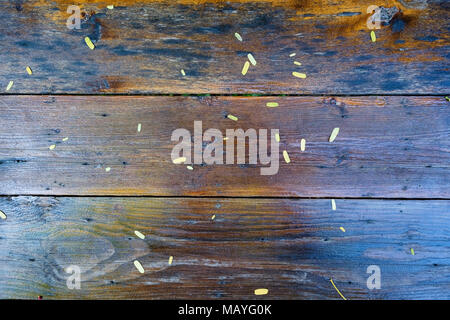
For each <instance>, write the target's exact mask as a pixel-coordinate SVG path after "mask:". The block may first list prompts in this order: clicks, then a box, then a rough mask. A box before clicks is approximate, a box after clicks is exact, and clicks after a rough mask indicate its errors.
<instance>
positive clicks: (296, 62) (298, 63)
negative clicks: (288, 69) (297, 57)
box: [294, 61, 302, 66]
mask: <svg viewBox="0 0 450 320" xmlns="http://www.w3.org/2000/svg"><path fill="white" fill-rule="evenodd" d="M294 64H295V65H297V66H301V65H302V63H301V62H298V61H294Z"/></svg>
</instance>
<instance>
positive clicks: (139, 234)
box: [134, 230, 145, 239]
mask: <svg viewBox="0 0 450 320" xmlns="http://www.w3.org/2000/svg"><path fill="white" fill-rule="evenodd" d="M134 234H135V235H136V236H138V237H139V238H141V239H145V236H144V235H143V234H142V233H140V232H139V231H137V230H136V231H134Z"/></svg>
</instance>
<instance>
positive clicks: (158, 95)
mask: <svg viewBox="0 0 450 320" xmlns="http://www.w3.org/2000/svg"><path fill="white" fill-rule="evenodd" d="M446 95H449V94H448V93H420V94H418V93H390V94H385V93H379V94H378V93H369V94H339V93H321V94H301V93H299V94H297V93H264V94H253V93H236V94H235V93H111V94H109V93H106V94H102V93H4V92H3V93H0V96H36V97H40V96H44V97H46V96H52V97H58V96H61V97H70V96H74V97H79V96H83V97H207V96H211V97H247V98H251V97H255V98H257V97H280V98H282V97H328V96H333V97H444V96H446Z"/></svg>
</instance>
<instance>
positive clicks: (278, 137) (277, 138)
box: [275, 133, 280, 142]
mask: <svg viewBox="0 0 450 320" xmlns="http://www.w3.org/2000/svg"><path fill="white" fill-rule="evenodd" d="M275 141H276V142H280V134H279V133H275Z"/></svg>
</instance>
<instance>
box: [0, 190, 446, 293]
mask: <svg viewBox="0 0 450 320" xmlns="http://www.w3.org/2000/svg"><path fill="white" fill-rule="evenodd" d="M336 206H337V210H336V211H332V210H331V205H330V200H329V199H323V200H288V199H277V200H271V199H199V198H197V199H192V198H170V199H167V198H166V199H160V198H102V197H96V198H85V197H81V198H79V197H75V198H65V197H58V198H53V197H23V196H22V197H10V198H4V197H3V198H1V199H0V209H1V210H2V211H3V212H5V213H6V214H7V219H6V220H0V263H1V265H2V268H0V298H1V299H4V298H27V299H36V298H37V296H39V295H40V296H43V297H44V299H63V298H64V299H65V298H77V299H119V298H122V299H174V298H182V299H198V298H202V299H217V298H222V299H252V298H257V297H256V296H254V294H253V291H254V290H255V289H257V288H267V289H269V294H268V295H266V296H263V298H269V299H282V298H283V299H341V298H340V297H339V294H338V293H337V292H336V291H335V289H334V288H333V286H332V284H331V282H330V281H329V280H330V279H333V281H334V283H335V284H336V286H337V288H338V289H339V290H340V291H341V292H342V294H343V295H344V296H345V297H346V298H347V299H449V298H450V248H449V246H448V243H449V240H450V238H449V234H450V229H449V225H450V221H449V219H450V216H449V215H448V213H449V209H450V201H447V200H437V201H436V200H435V201H414V200H406V201H398V200H337V201H336ZM213 215H215V218H214V220H212V216H213ZM340 227H343V228H344V229H345V233H344V232H342V231H341V230H340ZM135 230H138V231H140V232H141V233H143V234H144V235H145V236H146V238H145V239H144V240H141V239H139V238H137V237H136V236H135V235H134V231H135ZM411 248H413V249H414V251H415V255H412V254H411ZM170 256H173V263H172V264H171V265H170V266H169V265H168V259H169V257H170ZM134 260H138V261H139V262H141V264H142V265H143V267H144V269H145V273H144V274H140V273H139V272H138V270H137V269H136V268H135V267H134V265H133V261H134ZM70 265H76V266H79V267H80V270H81V289H80V290H76V289H73V290H69V289H68V288H67V286H66V279H67V277H68V276H69V275H68V274H67V273H65V271H64V270H65V268H67V267H68V266H70ZM370 265H377V266H379V268H380V270H381V289H379V290H375V289H374V290H369V289H368V288H367V286H366V281H367V278H368V276H369V274H367V273H366V271H367V267H368V266H370Z"/></svg>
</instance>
